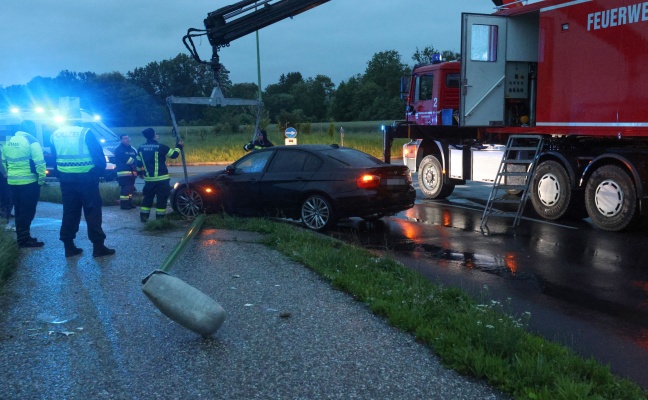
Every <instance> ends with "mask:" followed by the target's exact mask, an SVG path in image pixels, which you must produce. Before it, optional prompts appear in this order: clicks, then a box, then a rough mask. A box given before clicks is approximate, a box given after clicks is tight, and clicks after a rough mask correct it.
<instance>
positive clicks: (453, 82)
mask: <svg viewBox="0 0 648 400" xmlns="http://www.w3.org/2000/svg"><path fill="white" fill-rule="evenodd" d="M460 81H461V80H460V79H459V74H448V75H446V87H449V88H458V87H459V82H460Z"/></svg>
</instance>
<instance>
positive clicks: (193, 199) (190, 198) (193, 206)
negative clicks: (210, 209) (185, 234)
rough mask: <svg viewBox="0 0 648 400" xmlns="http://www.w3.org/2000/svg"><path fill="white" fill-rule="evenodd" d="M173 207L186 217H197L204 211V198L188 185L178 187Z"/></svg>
mask: <svg viewBox="0 0 648 400" xmlns="http://www.w3.org/2000/svg"><path fill="white" fill-rule="evenodd" d="M172 207H173V209H174V210H176V211H177V212H179V213H180V214H181V215H183V216H185V217H195V216H196V215H198V214H202V213H203V211H204V204H203V199H202V197H201V196H200V193H198V192H196V191H195V190H193V189H191V188H187V187H182V188H180V189H178V192H177V193H176V195H175V196H174V201H173V204H172Z"/></svg>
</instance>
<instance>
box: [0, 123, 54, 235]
mask: <svg viewBox="0 0 648 400" xmlns="http://www.w3.org/2000/svg"><path fill="white" fill-rule="evenodd" d="M35 132H36V125H35V124H34V122H33V121H23V123H22V124H21V125H20V130H19V131H17V132H16V133H15V134H14V135H13V136H12V137H11V139H9V140H8V141H7V143H6V144H5V145H4V146H3V147H2V163H3V164H4V167H5V170H6V171H7V183H8V184H9V186H10V187H11V197H12V202H13V205H14V214H15V216H16V240H17V242H18V246H19V247H42V246H43V245H44V244H45V243H43V242H41V241H39V240H38V239H36V238H34V237H32V236H31V223H32V221H33V220H34V216H35V215H36V205H37V204H38V198H39V197H40V189H41V186H42V185H43V183H45V157H44V156H43V149H42V148H41V146H40V143H38V140H36V138H35V137H34V136H33V135H34V134H35Z"/></svg>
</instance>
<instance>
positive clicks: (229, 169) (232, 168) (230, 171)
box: [225, 165, 236, 175]
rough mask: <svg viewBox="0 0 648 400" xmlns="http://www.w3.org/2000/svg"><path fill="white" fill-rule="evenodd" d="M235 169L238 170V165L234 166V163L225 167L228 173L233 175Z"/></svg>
mask: <svg viewBox="0 0 648 400" xmlns="http://www.w3.org/2000/svg"><path fill="white" fill-rule="evenodd" d="M234 171H236V167H235V166H233V165H228V166H227V167H225V173H226V174H227V175H232V174H234Z"/></svg>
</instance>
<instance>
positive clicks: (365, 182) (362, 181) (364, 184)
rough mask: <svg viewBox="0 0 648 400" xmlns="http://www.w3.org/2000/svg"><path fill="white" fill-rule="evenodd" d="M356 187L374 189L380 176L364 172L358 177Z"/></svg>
mask: <svg viewBox="0 0 648 400" xmlns="http://www.w3.org/2000/svg"><path fill="white" fill-rule="evenodd" d="M357 184H358V188H360V189H374V188H377V187H378V186H380V177H379V176H378V175H370V174H365V175H362V176H361V177H360V178H358V181H357Z"/></svg>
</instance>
